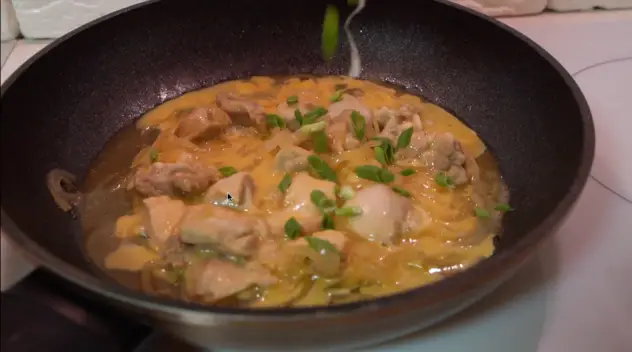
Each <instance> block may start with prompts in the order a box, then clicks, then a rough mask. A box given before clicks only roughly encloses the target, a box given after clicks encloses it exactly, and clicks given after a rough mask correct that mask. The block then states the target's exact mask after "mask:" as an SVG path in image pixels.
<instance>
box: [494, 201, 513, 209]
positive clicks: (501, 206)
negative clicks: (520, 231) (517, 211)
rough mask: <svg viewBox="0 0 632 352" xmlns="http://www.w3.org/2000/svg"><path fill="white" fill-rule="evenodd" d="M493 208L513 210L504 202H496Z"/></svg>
mask: <svg viewBox="0 0 632 352" xmlns="http://www.w3.org/2000/svg"><path fill="white" fill-rule="evenodd" d="M494 209H495V210H498V211H512V210H514V209H513V208H512V207H511V206H510V205H509V204H506V203H500V204H496V206H495V207H494Z"/></svg>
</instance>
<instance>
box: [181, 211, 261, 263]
mask: <svg viewBox="0 0 632 352" xmlns="http://www.w3.org/2000/svg"><path fill="white" fill-rule="evenodd" d="M267 232H268V231H267V225H266V223H265V221H263V220H261V219H259V218H257V217H254V216H251V215H248V214H246V213H243V212H239V211H236V210H233V209H229V208H225V207H220V206H216V205H212V204H198V205H193V206H190V207H189V209H188V211H187V212H186V214H185V216H184V218H183V219H182V222H181V224H180V240H181V241H182V242H184V243H189V244H209V245H212V246H215V247H217V249H218V250H220V251H222V252H224V253H228V254H236V255H243V256H249V255H252V254H253V253H254V252H255V251H256V250H257V244H258V243H259V237H260V236H266V235H267Z"/></svg>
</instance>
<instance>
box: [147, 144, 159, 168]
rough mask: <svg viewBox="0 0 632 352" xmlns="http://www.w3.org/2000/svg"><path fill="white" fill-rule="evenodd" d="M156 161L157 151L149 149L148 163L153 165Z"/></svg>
mask: <svg viewBox="0 0 632 352" xmlns="http://www.w3.org/2000/svg"><path fill="white" fill-rule="evenodd" d="M156 161H158V151H157V150H156V149H154V148H151V149H149V162H150V163H152V164H153V163H155V162H156Z"/></svg>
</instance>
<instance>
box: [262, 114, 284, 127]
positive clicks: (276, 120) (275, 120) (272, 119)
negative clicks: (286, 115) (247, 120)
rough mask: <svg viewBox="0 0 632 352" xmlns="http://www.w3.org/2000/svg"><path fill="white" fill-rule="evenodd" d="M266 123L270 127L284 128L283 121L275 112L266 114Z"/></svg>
mask: <svg viewBox="0 0 632 352" xmlns="http://www.w3.org/2000/svg"><path fill="white" fill-rule="evenodd" d="M266 124H267V125H268V127H270V128H274V127H279V128H285V121H284V120H283V118H281V116H279V115H277V114H266Z"/></svg>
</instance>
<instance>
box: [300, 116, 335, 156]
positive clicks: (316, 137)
mask: <svg viewBox="0 0 632 352" xmlns="http://www.w3.org/2000/svg"><path fill="white" fill-rule="evenodd" d="M321 122H322V123H323V125H324V124H325V121H321ZM319 123H320V122H317V123H313V124H311V125H309V126H313V125H317V124H319ZM305 127H307V126H305ZM312 139H313V141H314V151H315V152H316V153H327V152H328V151H329V143H328V141H327V135H326V134H325V131H323V130H320V131H318V132H314V133H312Z"/></svg>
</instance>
